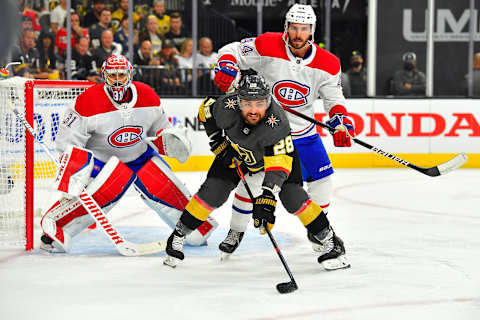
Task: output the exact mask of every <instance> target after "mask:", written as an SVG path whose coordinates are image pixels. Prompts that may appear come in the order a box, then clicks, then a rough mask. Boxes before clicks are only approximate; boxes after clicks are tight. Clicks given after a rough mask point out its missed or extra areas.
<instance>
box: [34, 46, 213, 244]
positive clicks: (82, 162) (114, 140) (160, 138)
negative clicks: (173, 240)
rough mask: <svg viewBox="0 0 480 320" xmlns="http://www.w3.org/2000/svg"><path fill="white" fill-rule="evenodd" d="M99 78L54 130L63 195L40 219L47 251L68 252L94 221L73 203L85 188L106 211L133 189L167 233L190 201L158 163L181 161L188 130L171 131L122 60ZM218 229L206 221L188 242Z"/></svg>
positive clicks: (111, 62) (114, 58) (152, 96)
mask: <svg viewBox="0 0 480 320" xmlns="http://www.w3.org/2000/svg"><path fill="white" fill-rule="evenodd" d="M101 74H102V78H103V80H104V83H102V84H97V85H95V86H93V87H91V88H89V89H87V90H86V91H85V92H83V93H82V94H80V95H79V96H78V97H77V99H76V101H75V105H74V106H73V107H72V108H70V109H68V110H67V111H66V113H65V117H64V119H63V123H62V124H61V125H60V129H59V134H58V136H57V141H56V147H57V150H58V151H59V152H60V153H62V155H61V157H60V168H59V170H58V172H57V177H56V179H55V180H56V181H55V182H56V188H57V189H58V190H59V191H61V192H60V193H59V194H60V197H59V200H58V201H55V203H54V204H53V205H52V206H51V207H50V209H48V211H47V212H46V213H45V214H44V216H43V218H42V220H41V227H42V229H43V232H44V234H43V235H42V237H41V248H42V249H45V250H48V251H62V252H68V251H69V250H70V248H71V245H72V238H73V237H75V235H77V234H78V233H80V232H81V231H82V230H84V229H86V228H87V227H88V226H89V225H91V224H92V223H93V222H94V220H93V219H92V218H91V217H90V215H89V214H88V213H87V212H86V211H85V209H84V208H83V207H82V205H81V204H80V202H79V200H78V199H77V197H76V196H78V195H79V194H80V192H81V191H82V189H83V188H86V191H87V192H88V193H89V194H91V195H92V196H93V198H94V199H95V200H96V201H97V203H98V204H99V205H100V206H101V207H102V208H103V210H104V211H105V212H108V211H109V210H110V209H112V208H113V207H114V206H115V205H116V204H117V203H118V201H119V200H120V199H121V198H122V196H123V195H124V194H125V192H126V191H127V189H128V188H129V187H130V186H131V185H134V187H135V189H136V191H137V192H138V193H139V194H140V197H141V199H142V200H143V201H144V202H145V203H147V205H149V206H150V207H151V208H152V209H154V210H155V211H156V212H157V214H158V215H159V216H160V217H161V218H162V219H163V220H164V221H165V222H166V223H167V224H168V225H170V226H171V227H173V226H175V224H176V222H177V221H178V219H179V217H180V214H181V212H182V211H183V209H184V207H185V205H186V204H187V203H188V201H189V200H190V198H191V195H190V193H189V192H188V190H187V189H186V187H185V186H184V185H183V183H182V182H181V181H179V179H178V178H177V177H176V176H175V175H174V173H173V172H172V171H171V170H170V168H169V167H168V166H167V164H166V163H165V162H164V161H163V160H162V159H161V158H160V155H166V156H169V157H174V158H176V159H178V160H179V161H180V162H185V161H186V160H187V158H188V157H189V155H190V152H191V143H190V140H189V139H188V138H187V136H186V128H184V127H172V125H171V124H170V123H169V122H168V119H167V116H166V115H165V112H164V110H163V108H162V107H161V106H160V99H159V97H158V96H157V95H156V93H155V92H154V91H153V89H152V88H150V87H149V86H148V85H146V84H143V83H140V82H136V81H132V78H133V68H132V65H131V64H130V62H129V61H128V60H127V58H125V57H124V56H121V55H111V56H109V57H108V58H107V59H106V60H105V62H104V63H103V66H102V71H101ZM217 225H218V224H217V222H216V221H215V220H214V219H212V218H209V219H208V220H206V221H205V223H204V224H202V225H201V226H199V228H198V229H197V230H195V232H193V233H192V236H190V237H189V239H188V241H189V243H190V244H192V245H201V244H203V243H205V242H206V240H207V238H208V237H209V236H210V234H211V233H212V231H213V230H214V229H215V228H216V227H217Z"/></svg>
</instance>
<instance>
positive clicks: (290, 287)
mask: <svg viewBox="0 0 480 320" xmlns="http://www.w3.org/2000/svg"><path fill="white" fill-rule="evenodd" d="M297 289H298V286H297V284H296V283H295V282H293V281H290V282H282V283H279V284H277V291H278V292H280V293H281V294H285V293H291V292H293V291H295V290H297Z"/></svg>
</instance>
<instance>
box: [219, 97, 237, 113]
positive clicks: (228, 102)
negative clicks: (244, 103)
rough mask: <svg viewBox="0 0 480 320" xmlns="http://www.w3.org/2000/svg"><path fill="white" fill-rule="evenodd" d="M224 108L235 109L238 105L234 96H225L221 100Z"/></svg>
mask: <svg viewBox="0 0 480 320" xmlns="http://www.w3.org/2000/svg"><path fill="white" fill-rule="evenodd" d="M223 102H224V108H225V109H230V110H236V109H237V105H238V100H237V99H236V98H235V97H231V98H226V99H225V100H223Z"/></svg>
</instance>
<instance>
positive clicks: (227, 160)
mask: <svg viewBox="0 0 480 320" xmlns="http://www.w3.org/2000/svg"><path fill="white" fill-rule="evenodd" d="M210 150H212V152H213V153H214V154H215V155H216V156H217V157H218V158H219V159H220V160H221V161H222V163H223V165H224V166H225V167H228V168H235V164H234V163H233V160H234V159H235V160H236V161H237V162H238V163H241V162H242V161H240V160H239V159H240V156H239V154H238V152H237V151H236V150H235V149H233V147H232V145H231V144H230V142H228V141H227V139H225V137H221V138H220V139H215V140H212V141H210Z"/></svg>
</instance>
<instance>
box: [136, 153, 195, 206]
mask: <svg viewBox="0 0 480 320" xmlns="http://www.w3.org/2000/svg"><path fill="white" fill-rule="evenodd" d="M137 177H138V179H137V181H136V182H135V187H136V189H137V190H138V191H139V192H140V193H141V194H142V195H143V196H144V197H145V198H147V199H150V200H152V201H154V202H159V203H162V204H164V205H166V206H168V207H171V208H175V209H177V210H179V211H183V209H184V208H185V206H186V205H187V203H188V201H189V200H190V198H191V197H192V196H191V194H190V192H189V191H188V189H187V188H186V187H185V185H184V184H183V183H182V182H181V181H180V179H178V178H177V177H176V176H175V174H174V173H173V171H172V170H171V169H170V168H169V167H168V166H167V165H166V164H165V163H164V162H163V161H162V160H161V159H160V158H158V157H152V159H150V160H149V161H148V162H147V163H145V165H144V166H143V167H142V168H141V169H140V170H138V172H137Z"/></svg>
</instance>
